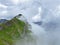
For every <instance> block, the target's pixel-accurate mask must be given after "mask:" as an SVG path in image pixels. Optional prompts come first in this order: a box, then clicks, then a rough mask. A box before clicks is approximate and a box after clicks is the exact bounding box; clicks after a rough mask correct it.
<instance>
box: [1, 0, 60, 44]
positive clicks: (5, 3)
mask: <svg viewBox="0 0 60 45" xmlns="http://www.w3.org/2000/svg"><path fill="white" fill-rule="evenodd" d="M18 14H23V16H25V17H26V19H27V20H28V22H37V21H40V20H41V16H43V17H44V16H46V15H50V16H51V17H52V15H54V16H55V17H59V19H60V0H0V19H1V18H3V19H11V18H13V17H14V16H16V15H18ZM48 18H49V16H47V17H46V19H48ZM45 21H46V20H45ZM59 24H60V23H59ZM31 25H32V29H33V32H34V33H35V34H36V35H38V36H39V35H40V34H42V33H43V34H42V35H44V34H45V32H44V29H43V28H41V27H40V26H38V25H35V24H33V23H31ZM58 33H59V34H60V32H58V31H57V32H54V35H55V37H56V39H58V40H59V39H60V36H59V34H58ZM52 34H53V33H52ZM52 34H51V33H49V34H48V37H47V38H48V40H50V39H51V40H52V41H54V39H55V38H54V37H53V35H52ZM47 38H46V39H47ZM44 39H45V38H44ZM58 40H57V41H58ZM45 42H48V41H45ZM59 42H60V40H59ZM59 42H57V44H56V45H60V43H59ZM49 45H50V44H49ZM52 45H53V44H52Z"/></svg>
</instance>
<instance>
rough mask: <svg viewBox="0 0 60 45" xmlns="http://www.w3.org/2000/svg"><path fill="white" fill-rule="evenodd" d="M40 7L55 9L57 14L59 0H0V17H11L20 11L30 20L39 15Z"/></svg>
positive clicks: (59, 5) (59, 9) (59, 10)
mask: <svg viewBox="0 0 60 45" xmlns="http://www.w3.org/2000/svg"><path fill="white" fill-rule="evenodd" d="M56 8H57V9H56ZM41 9H42V10H44V11H46V10H50V11H51V12H53V11H55V12H56V10H57V11H58V12H57V14H58V13H59V12H60V0H0V18H5V19H11V18H12V17H14V16H16V15H18V14H20V13H21V14H23V15H24V16H25V17H26V18H27V19H28V21H31V19H32V18H33V17H34V16H35V15H38V16H37V17H39V16H40V13H41V11H40V10H41ZM44 14H45V13H44ZM35 17H36V16H35ZM39 18H41V17H39ZM35 20H36V18H35Z"/></svg>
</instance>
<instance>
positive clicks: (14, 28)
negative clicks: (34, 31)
mask: <svg viewBox="0 0 60 45" xmlns="http://www.w3.org/2000/svg"><path fill="white" fill-rule="evenodd" d="M20 16H21V14H20V15H17V16H15V17H14V18H12V19H11V20H7V21H6V22H5V23H1V24H0V45H13V42H14V41H15V40H16V39H18V38H23V37H24V36H25V35H27V34H28V33H30V32H31V31H30V30H29V24H28V22H24V21H22V20H19V19H18V17H19V18H20Z"/></svg>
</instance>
